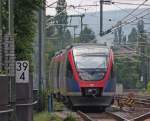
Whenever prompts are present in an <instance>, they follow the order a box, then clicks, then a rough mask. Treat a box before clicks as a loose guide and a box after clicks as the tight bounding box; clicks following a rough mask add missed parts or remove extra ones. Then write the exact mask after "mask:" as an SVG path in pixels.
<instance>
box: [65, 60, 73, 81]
mask: <svg viewBox="0 0 150 121" xmlns="http://www.w3.org/2000/svg"><path fill="white" fill-rule="evenodd" d="M66 76H67V78H69V79H73V71H72V68H71V64H70V63H69V60H67V73H66Z"/></svg>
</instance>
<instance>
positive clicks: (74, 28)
mask: <svg viewBox="0 0 150 121" xmlns="http://www.w3.org/2000/svg"><path fill="white" fill-rule="evenodd" d="M73 30H74V36H73V40H74V42H75V36H76V27H75V26H74V27H73Z"/></svg>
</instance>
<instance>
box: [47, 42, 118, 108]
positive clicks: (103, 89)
mask: <svg viewBox="0 0 150 121" xmlns="http://www.w3.org/2000/svg"><path fill="white" fill-rule="evenodd" d="M113 63H114V56H113V51H112V49H111V48H109V47H107V46H104V45H99V44H76V45H72V46H69V47H67V48H66V49H64V50H62V51H60V52H58V53H56V55H55V56H54V57H53V58H52V60H51V64H50V78H49V80H50V83H49V84H50V88H51V89H52V90H53V94H54V95H55V97H57V98H60V99H62V100H63V101H65V102H67V103H70V104H71V105H72V106H109V105H110V104H111V103H112V101H113V95H114V91H115V81H114V71H113Z"/></svg>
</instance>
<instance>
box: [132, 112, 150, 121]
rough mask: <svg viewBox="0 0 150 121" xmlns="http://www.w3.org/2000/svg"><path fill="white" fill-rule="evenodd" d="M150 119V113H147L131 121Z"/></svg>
mask: <svg viewBox="0 0 150 121" xmlns="http://www.w3.org/2000/svg"><path fill="white" fill-rule="evenodd" d="M148 118H150V112H148V113H145V114H143V115H141V116H138V117H136V118H134V119H131V121H144V120H145V119H148Z"/></svg>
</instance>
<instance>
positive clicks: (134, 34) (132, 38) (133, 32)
mask: <svg viewBox="0 0 150 121" xmlns="http://www.w3.org/2000/svg"><path fill="white" fill-rule="evenodd" d="M128 41H129V42H137V30H136V28H132V30H131V33H130V34H129V36H128Z"/></svg>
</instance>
